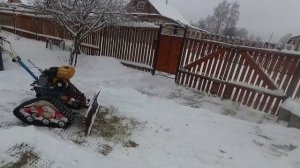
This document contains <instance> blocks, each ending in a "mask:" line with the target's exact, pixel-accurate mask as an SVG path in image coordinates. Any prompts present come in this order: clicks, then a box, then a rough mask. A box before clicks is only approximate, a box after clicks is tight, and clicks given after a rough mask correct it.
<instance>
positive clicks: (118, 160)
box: [0, 32, 300, 168]
mask: <svg viewBox="0 0 300 168" xmlns="http://www.w3.org/2000/svg"><path fill="white" fill-rule="evenodd" d="M2 34H3V35H4V36H6V37H7V38H8V39H9V40H10V41H11V42H12V43H13V44H14V46H15V49H16V52H17V53H18V54H19V55H20V57H22V58H23V60H26V59H30V60H31V61H32V62H34V63H36V64H37V65H38V66H39V67H41V68H47V67H50V66H58V65H62V64H66V63H67V58H68V55H69V53H68V52H66V51H62V50H60V49H59V48H54V49H53V50H48V49H46V48H45V43H43V42H38V41H34V40H29V39H26V38H20V37H17V36H16V35H13V34H10V33H7V32H3V33H2ZM3 59H4V65H5V71H1V72H0V93H1V96H0V137H1V138H0V143H1V146H0V167H22V166H25V167H53V168H54V167H55V168H56V167H64V168H69V167H70V168H71V167H72V168H76V167H78V168H81V167H84V168H90V167H91V168H92V167H124V168H126V167H128V168H133V167H136V168H141V167H145V168H158V167H160V168H176V167H178V168H199V167H205V168H218V167H220V168H221V167H222V168H229V167H230V168H232V167H236V168H240V167H243V168H248V167H249V168H253V167H272V168H277V167H278V168H282V167H284V168H289V167H291V168H298V167H300V159H299V156H300V149H299V146H300V141H299V139H300V131H299V130H297V129H293V128H286V127H285V124H284V123H281V124H280V123H276V119H275V118H274V117H272V116H269V115H267V114H263V113H262V112H256V111H252V110H250V109H248V108H245V107H240V106H238V105H236V104H234V103H231V102H227V101H221V100H219V99H218V98H215V97H209V96H207V95H205V94H203V93H199V92H196V91H194V90H192V89H187V88H184V87H182V86H179V85H176V84H175V83H174V81H173V79H169V78H166V77H163V76H159V75H156V76H151V74H150V73H146V72H141V71H137V70H133V69H129V68H126V67H124V66H122V65H121V64H120V62H119V61H118V60H117V59H114V58H110V57H92V56H85V55H80V57H79V61H78V66H77V69H76V71H77V72H76V75H75V77H74V78H73V79H72V81H73V83H74V84H75V85H76V86H77V87H78V88H79V89H80V90H81V91H82V92H83V93H85V94H86V96H88V97H92V96H93V94H94V93H95V92H97V91H98V90H101V94H100V96H99V100H98V101H99V103H100V104H101V106H102V107H101V113H99V115H98V117H97V119H96V123H95V126H94V129H93V131H92V134H91V135H90V136H89V137H84V136H83V127H82V122H81V115H79V117H78V120H77V121H76V123H75V124H73V125H72V126H71V127H70V128H68V129H67V130H61V129H49V128H41V127H33V126H27V125H24V124H23V123H22V122H20V121H19V120H17V119H16V118H15V117H14V116H13V114H12V111H13V109H14V107H16V106H17V105H19V104H20V103H21V102H23V101H25V100H28V99H31V98H33V97H34V96H35V94H34V92H33V91H30V84H31V82H32V79H31V77H30V76H29V75H27V73H26V72H25V71H24V70H23V69H21V68H20V67H19V66H18V65H17V64H15V63H13V62H11V60H10V58H9V57H8V56H6V55H4V58H3ZM32 68H33V67H32ZM33 69H34V68H33ZM34 71H35V72H36V73H38V71H37V70H34ZM82 113H84V112H82Z"/></svg>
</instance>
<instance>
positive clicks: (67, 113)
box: [13, 97, 75, 128]
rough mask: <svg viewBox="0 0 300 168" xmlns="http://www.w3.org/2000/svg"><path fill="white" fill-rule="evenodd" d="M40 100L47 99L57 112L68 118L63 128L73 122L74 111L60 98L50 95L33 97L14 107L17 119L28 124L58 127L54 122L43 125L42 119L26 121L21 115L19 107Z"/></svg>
mask: <svg viewBox="0 0 300 168" xmlns="http://www.w3.org/2000/svg"><path fill="white" fill-rule="evenodd" d="M41 100H43V101H47V102H49V103H51V104H52V105H54V106H55V107H56V108H57V109H58V110H59V112H60V113H61V114H62V115H63V116H64V117H66V118H67V119H68V122H67V123H66V125H65V126H64V127H63V128H67V127H68V126H70V125H71V124H72V123H73V122H74V120H75V113H73V112H72V111H71V110H70V109H69V108H68V107H67V106H66V105H65V104H64V103H63V102H62V101H61V100H57V99H53V98H50V97H43V98H35V99H31V100H28V101H26V102H24V103H22V104H20V105H19V106H18V107H16V108H15V109H14V111H13V113H14V115H15V116H16V117H17V118H18V119H20V120H21V121H23V122H24V123H26V124H29V125H36V126H44V127H52V128H53V127H54V128H60V127H59V126H58V125H57V124H56V123H49V124H47V125H45V124H43V123H42V121H39V120H35V121H33V122H28V121H27V120H26V117H25V116H23V114H22V113H21V112H20V109H21V108H23V107H25V106H28V105H31V104H33V103H36V102H38V101H41Z"/></svg>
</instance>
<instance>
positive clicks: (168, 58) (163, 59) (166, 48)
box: [156, 35, 183, 74]
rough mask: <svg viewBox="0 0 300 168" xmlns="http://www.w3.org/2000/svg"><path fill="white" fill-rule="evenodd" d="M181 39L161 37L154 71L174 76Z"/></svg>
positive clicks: (167, 36)
mask: <svg viewBox="0 0 300 168" xmlns="http://www.w3.org/2000/svg"><path fill="white" fill-rule="evenodd" d="M182 41H183V38H182V37H178V36H169V35H161V36H160V42H159V43H160V45H159V49H158V55H157V62H156V70H158V71H162V72H166V73H170V74H176V72H177V65H178V62H179V57H180V49H181V46H182Z"/></svg>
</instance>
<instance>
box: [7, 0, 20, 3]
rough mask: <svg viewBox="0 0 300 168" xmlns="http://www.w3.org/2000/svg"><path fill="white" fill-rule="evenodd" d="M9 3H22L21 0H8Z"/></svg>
mask: <svg viewBox="0 0 300 168" xmlns="http://www.w3.org/2000/svg"><path fill="white" fill-rule="evenodd" d="M7 3H22V2H21V0H8V1H7Z"/></svg>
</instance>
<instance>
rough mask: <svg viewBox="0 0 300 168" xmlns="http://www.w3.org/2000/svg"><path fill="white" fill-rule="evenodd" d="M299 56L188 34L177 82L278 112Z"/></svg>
mask: <svg viewBox="0 0 300 168" xmlns="http://www.w3.org/2000/svg"><path fill="white" fill-rule="evenodd" d="M299 61H300V57H297V56H295V55H292V54H288V53H283V52H276V51H271V50H265V49H257V48H251V47H243V46H233V45H229V44H224V43H220V42H215V41H210V40H205V39H191V38H187V39H186V40H185V42H184V49H183V52H182V59H181V63H180V65H181V66H180V69H179V73H178V74H177V77H176V82H177V83H179V84H182V85H184V86H188V87H192V88H195V89H197V90H200V91H203V92H207V93H209V94H212V95H216V96H218V97H221V98H222V99H229V100H231V101H233V102H237V103H239V104H241V105H245V106H248V107H251V108H253V109H256V110H259V111H264V112H266V113H271V114H277V112H278V108H279V106H280V103H281V102H282V101H283V100H285V99H286V97H287V96H286V94H285V93H286V91H287V90H289V86H292V85H294V84H291V83H293V81H295V82H298V81H299V79H298V81H297V80H296V79H293V77H294V76H295V75H294V74H295V72H296V69H297V66H300V65H299Z"/></svg>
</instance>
